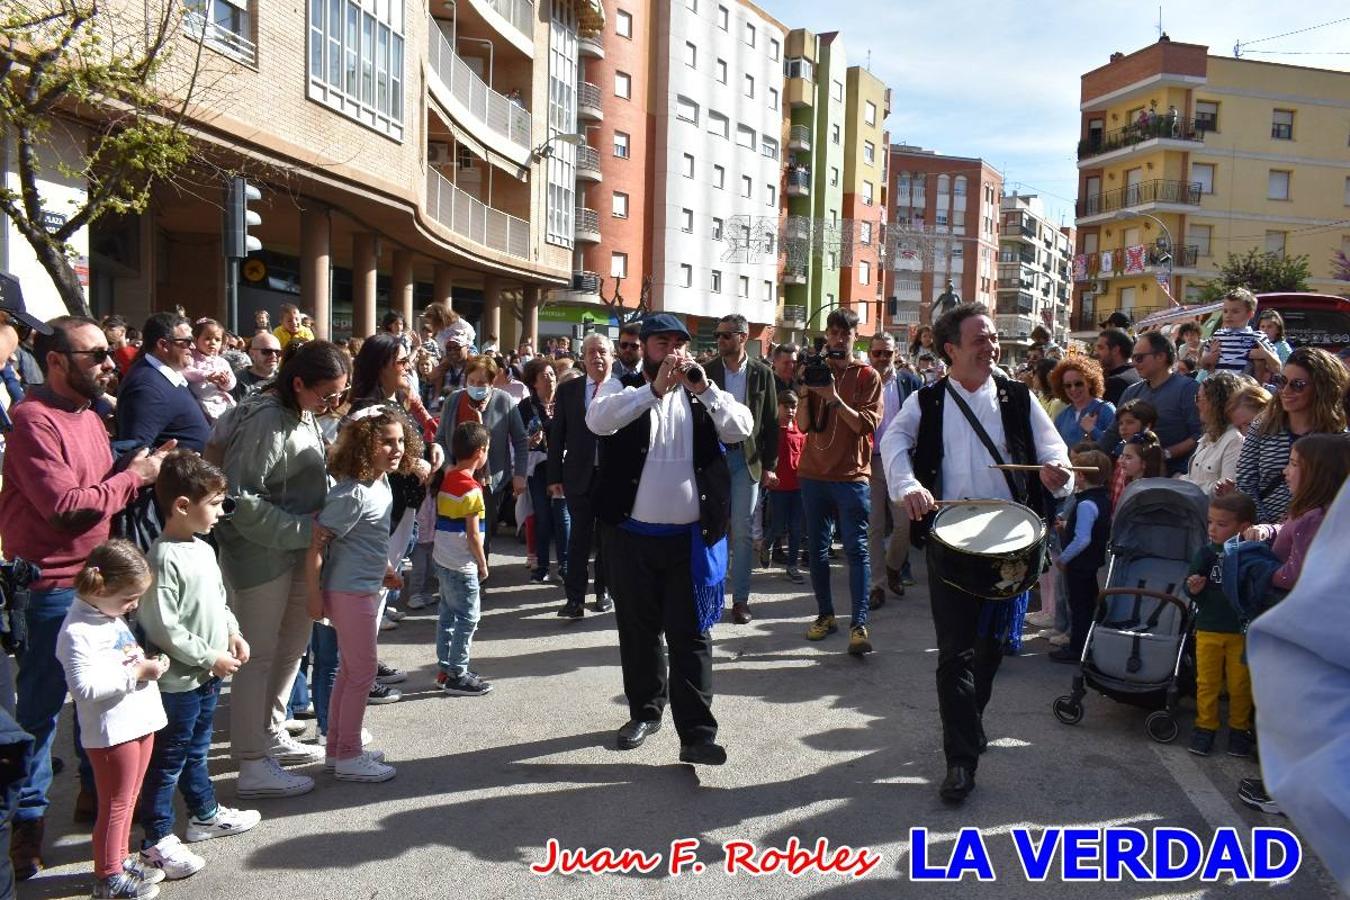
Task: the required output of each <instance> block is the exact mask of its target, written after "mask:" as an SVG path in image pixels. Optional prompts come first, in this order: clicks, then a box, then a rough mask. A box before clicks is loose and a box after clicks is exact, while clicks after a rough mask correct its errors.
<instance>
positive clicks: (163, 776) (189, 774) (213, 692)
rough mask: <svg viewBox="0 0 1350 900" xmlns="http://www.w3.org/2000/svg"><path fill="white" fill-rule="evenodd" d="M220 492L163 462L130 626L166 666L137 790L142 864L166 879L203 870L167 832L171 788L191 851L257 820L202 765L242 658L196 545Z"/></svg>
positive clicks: (212, 571) (221, 485) (239, 638)
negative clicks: (181, 805) (151, 744)
mask: <svg viewBox="0 0 1350 900" xmlns="http://www.w3.org/2000/svg"><path fill="white" fill-rule="evenodd" d="M226 487H228V483H227V482H226V480H225V474H224V473H223V472H221V471H220V470H219V469H217V468H216V467H215V466H213V465H211V464H210V463H208V462H206V461H205V460H203V459H202V458H201V457H200V456H198V455H197V454H195V453H192V452H191V451H188V450H176V451H174V452H173V453H170V454H169V455H168V456H167V457H165V459H164V464H163V466H162V467H161V468H160V470H159V478H158V479H157V480H156V481H155V499H156V500H158V501H159V508H160V509H162V510H163V511H164V531H163V532H162V533H161V534H160V536H159V539H158V540H156V541H155V543H154V545H153V546H151V548H150V554H149V562H150V568H151V570H152V571H153V572H154V578H155V581H154V586H153V587H152V588H151V589H150V591H149V593H148V594H146V596H145V598H144V601H143V602H142V603H141V606H140V610H139V611H138V612H137V614H136V622H137V624H139V625H140V627H141V629H142V630H143V631H144V632H145V640H146V646H147V647H148V648H150V649H151V650H159V651H163V653H164V654H165V655H166V656H167V657H168V659H169V670H168V671H167V672H166V673H165V674H164V675H163V676H162V677H161V678H160V679H159V695H160V700H161V701H162V702H163V704H164V715H165V717H166V719H167V723H166V724H165V726H164V727H163V728H161V729H160V730H159V733H158V734H156V735H155V749H154V752H153V753H152V754H151V756H150V767H149V769H148V770H147V771H146V775H145V784H144V786H143V787H142V789H141V827H142V828H143V829H145V837H144V839H143V840H142V841H141V862H142V863H144V864H145V865H147V866H154V867H155V868H157V869H163V870H164V874H165V876H166V877H168V878H169V879H176V878H187V877H188V876H189V875H192V874H193V873H194V872H197V871H198V870H200V869H201V868H202V866H204V865H206V860H204V859H202V858H201V857H200V856H198V855H197V854H195V853H193V852H192V851H190V850H188V849H187V848H186V847H184V846H183V843H182V842H181V841H180V840H179V839H178V836H177V835H175V834H174V833H173V824H174V810H173V794H174V787H175V786H177V787H178V788H179V789H180V790H181V791H182V793H183V799H184V800H185V801H186V802H187V808H188V812H189V813H190V814H191V818H190V819H189V820H188V826H187V840H188V842H189V843H191V842H194V841H206V840H210V839H212V838H217V837H225V836H226V835H231V834H241V833H243V832H245V831H248V830H249V829H250V828H252V827H253V826H254V825H257V824H258V822H259V820H260V819H261V816H259V815H258V813H257V812H255V811H253V810H239V809H231V808H230V807H228V806H221V805H220V804H219V803H217V802H216V792H215V789H214V788H213V787H212V786H211V773H210V772H209V771H208V770H207V765H206V759H207V756H208V754H209V753H210V751H211V733H212V730H213V727H214V721H215V713H216V704H217V702H218V701H219V699H220V687H221V682H222V679H225V678H228V677H229V676H231V675H233V674H234V673H235V672H237V671H239V667H240V666H242V665H243V664H245V663H246V662H248V657H249V646H248V643H247V642H246V641H245V640H244V638H243V635H241V634H240V633H239V623H238V622H237V621H235V618H234V614H233V613H232V612H230V608H229V607H228V606H227V605H226V602H225V582H224V579H223V578H222V577H221V573H220V566H219V564H218V563H217V562H216V554H215V551H214V550H213V549H212V548H211V545H210V544H208V543H206V541H204V540H202V539H201V538H199V537H197V535H199V534H208V533H210V531H211V529H212V528H214V527H215V524H216V521H217V520H218V519H219V518H220V513H221V507H222V505H223V504H224V502H225V489H226Z"/></svg>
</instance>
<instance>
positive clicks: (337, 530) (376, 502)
mask: <svg viewBox="0 0 1350 900" xmlns="http://www.w3.org/2000/svg"><path fill="white" fill-rule="evenodd" d="M421 456H422V441H421V438H420V437H419V436H418V435H417V433H416V432H415V431H414V430H413V429H412V427H411V426H410V425H408V424H407V422H406V420H405V419H404V417H403V416H401V415H398V414H397V413H395V412H392V411H390V410H388V409H386V408H385V407H383V406H368V407H366V408H365V409H362V410H360V411H359V412H356V413H354V414H353V415H352V416H351V417H350V418H348V420H347V422H346V423H345V424H344V425H343V426H342V428H341V430H339V431H338V438H337V443H336V444H334V445H333V450H332V453H331V454H330V456H329V460H328V471H329V473H330V474H331V475H332V476H333V477H334V478H336V479H337V480H338V481H337V484H335V485H334V486H333V487H332V488H331V489H330V490H329V491H328V497H327V498H326V499H325V500H324V506H323V510H322V511H321V512H320V513H319V517H318V524H319V525H320V526H322V528H316V529H315V534H314V540H313V541H312V543H311V544H310V548H309V552H308V555H307V556H306V559H305V572H306V575H307V577H308V581H309V613H310V615H311V616H312V617H313V618H314V619H316V620H317V619H322V618H325V617H326V618H327V619H328V620H329V622H330V623H332V626H333V629H334V631H336V636H337V646H338V660H339V661H338V668H337V677H336V678H335V679H334V680H333V687H332V692H331V694H330V695H329V700H328V716H327V719H328V721H327V726H328V736H327V741H326V744H325V746H326V748H327V753H326V754H325V755H326V757H327V758H326V761H325V763H324V771H329V772H333V773H334V774H335V777H336V778H337V779H338V780H339V781H363V782H378V781H388V780H389V779H391V778H393V777H394V775H395V774H396V770H395V769H394V767H393V766H390V765H387V764H385V762H384V754H383V753H381V752H380V751H379V750H370V751H362V749H361V745H362V740H361V738H362V735H361V724H362V721H363V720H364V718H365V714H366V699H367V698H368V697H369V695H370V688H371V685H373V684H374V683H375V676H376V674H377V665H378V662H377V660H376V655H375V654H376V646H375V638H376V633H377V629H378V627H379V619H378V617H379V612H380V588H381V587H390V588H397V587H400V586H402V582H401V581H400V580H399V577H398V575H397V573H395V572H394V569H393V567H392V566H391V565H390V564H389V542H390V521H389V520H390V515H391V513H392V510H393V505H394V497H393V493H392V492H391V491H390V489H389V478H388V475H389V473H390V472H394V471H398V472H403V473H407V472H409V471H411V469H412V464H413V461H414V460H417V459H420V458H421ZM325 530H326V531H327V532H329V533H330V534H331V538H330V540H328V541H327V551H328V552H327V557H326V558H324V549H325V535H324V533H323V532H324V531H325ZM321 576H322V590H320V578H321ZM316 680H317V679H316Z"/></svg>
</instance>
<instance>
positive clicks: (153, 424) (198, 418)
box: [114, 312, 211, 453]
mask: <svg viewBox="0 0 1350 900" xmlns="http://www.w3.org/2000/svg"><path fill="white" fill-rule="evenodd" d="M141 335H142V339H143V343H142V344H141V349H140V351H139V352H138V354H137V356H136V362H134V363H132V365H131V368H130V369H129V370H128V371H127V376H126V378H125V379H123V381H122V386H121V387H120V388H118V390H117V443H116V444H115V445H114V446H117V447H120V448H121V449H124V450H129V449H132V448H134V447H158V446H159V445H160V444H163V443H164V442H165V441H169V440H174V441H177V442H178V445H179V446H181V447H185V448H186V449H188V450H195V451H197V452H198V453H200V452H202V450H203V449H204V448H205V447H206V441H207V439H208V438H209V437H210V436H211V426H210V424H209V423H208V422H207V421H206V413H204V412H202V408H201V405H200V404H198V403H197V398H196V397H194V396H193V395H192V391H191V390H189V389H188V382H187V378H185V377H184V376H183V371H184V370H185V369H186V368H187V367H188V364H189V363H190V362H191V360H192V326H191V325H190V324H189V323H188V320H187V319H186V318H185V317H183V316H180V315H178V314H177V313H171V312H162V313H155V314H154V315H153V316H151V317H150V318H149V319H148V320H146V323H145V327H144V328H143V329H141Z"/></svg>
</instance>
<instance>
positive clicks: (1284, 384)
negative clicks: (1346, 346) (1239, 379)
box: [1237, 347, 1347, 525]
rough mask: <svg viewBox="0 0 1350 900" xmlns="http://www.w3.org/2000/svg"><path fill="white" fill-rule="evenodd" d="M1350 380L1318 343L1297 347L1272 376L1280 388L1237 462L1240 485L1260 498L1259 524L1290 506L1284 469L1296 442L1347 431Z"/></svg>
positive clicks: (1274, 518) (1270, 520)
mask: <svg viewBox="0 0 1350 900" xmlns="http://www.w3.org/2000/svg"><path fill="white" fill-rule="evenodd" d="M1346 381H1347V375H1346V371H1345V367H1344V366H1343V365H1341V363H1340V361H1339V360H1337V359H1336V357H1334V356H1332V355H1331V354H1330V353H1327V352H1326V351H1325V350H1319V349H1318V348H1316V347H1299V348H1298V349H1297V350H1295V351H1294V352H1293V353H1291V354H1290V355H1289V359H1288V361H1287V362H1286V363H1285V364H1284V367H1283V369H1282V370H1281V372H1280V374H1279V375H1276V376H1275V377H1274V379H1273V386H1274V387H1276V388H1278V391H1277V392H1276V394H1275V398H1274V400H1272V401H1271V403H1270V406H1268V407H1267V408H1266V411H1265V413H1264V414H1263V415H1262V416H1261V418H1259V419H1257V420H1255V421H1254V422H1252V424H1251V428H1250V430H1249V431H1248V432H1247V440H1246V441H1245V442H1244V443H1243V445H1242V453H1241V454H1240V455H1239V456H1238V464H1237V489H1238V490H1239V491H1241V492H1242V493H1244V494H1246V495H1247V496H1249V497H1251V498H1252V499H1254V500H1255V501H1256V517H1257V523H1258V524H1272V525H1273V524H1275V523H1277V522H1280V521H1281V520H1282V519H1283V518H1284V514H1285V512H1286V511H1287V509H1288V508H1289V501H1290V494H1289V486H1288V485H1287V484H1286V483H1285V480H1284V468H1285V466H1286V465H1288V463H1289V451H1290V448H1291V447H1293V444H1294V441H1296V440H1298V439H1299V438H1301V437H1303V436H1304V435H1308V434H1337V433H1340V432H1343V431H1345V425H1346V418H1345V409H1344V407H1343V406H1342V405H1341V399H1342V397H1343V396H1344V395H1345V390H1346Z"/></svg>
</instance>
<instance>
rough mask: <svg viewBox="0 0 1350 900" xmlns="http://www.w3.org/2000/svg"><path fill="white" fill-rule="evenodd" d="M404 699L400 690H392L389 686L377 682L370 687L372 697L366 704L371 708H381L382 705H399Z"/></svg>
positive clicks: (367, 699)
mask: <svg viewBox="0 0 1350 900" xmlns="http://www.w3.org/2000/svg"><path fill="white" fill-rule="evenodd" d="M405 677H406V676H405ZM402 699H403V692H402V691H400V690H399V689H398V688H391V687H390V686H389V685H387V684H381V683H380V682H378V681H377V682H375V683H374V684H372V685H371V686H370V696H369V697H367V698H366V703H368V704H370V705H371V706H379V705H380V704H381V703H397V702H398V701H400V700H402Z"/></svg>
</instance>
